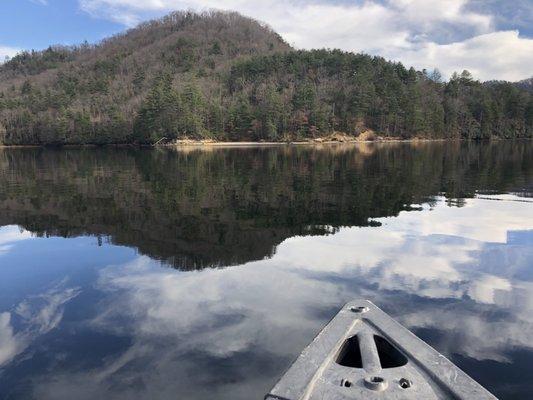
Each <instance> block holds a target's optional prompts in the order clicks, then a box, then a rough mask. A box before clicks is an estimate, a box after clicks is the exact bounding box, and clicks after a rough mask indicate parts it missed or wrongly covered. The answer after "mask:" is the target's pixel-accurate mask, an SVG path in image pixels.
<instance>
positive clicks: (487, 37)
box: [0, 0, 533, 81]
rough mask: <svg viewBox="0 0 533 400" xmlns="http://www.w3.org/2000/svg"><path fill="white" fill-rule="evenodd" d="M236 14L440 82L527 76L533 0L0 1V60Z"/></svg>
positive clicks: (532, 61) (532, 53)
mask: <svg viewBox="0 0 533 400" xmlns="http://www.w3.org/2000/svg"><path fill="white" fill-rule="evenodd" d="M209 9H222V10H234V11H238V12H240V13H242V14H244V15H247V16H250V17H253V18H255V19H258V20H261V21H263V22H266V23H267V24H268V25H270V26H271V27H272V28H273V29H274V30H276V31H277V32H278V33H280V34H281V35H282V36H283V38H285V40H287V42H289V43H290V44H291V45H293V46H295V47H296V48H301V49H310V48H323V47H326V48H340V49H343V50H346V51H353V52H365V53H369V54H372V55H380V56H383V57H385V58H387V59H390V60H394V61H401V62H402V63H404V64H405V65H406V66H414V67H416V68H417V69H423V68H426V69H428V70H432V69H434V68H438V69H439V70H440V71H441V72H442V74H443V76H444V77H445V78H447V77H449V76H450V75H451V74H452V73H453V72H454V71H458V72H461V71H462V70H463V69H468V70H469V71H470V72H471V73H472V74H473V75H474V77H475V78H477V79H480V80H492V79H502V80H510V81H517V80H521V79H525V78H529V77H531V76H533V0H513V1H508V0H262V1H249V0H218V1H216V0H0V60H4V59H5V56H13V55H15V54H16V53H17V52H19V51H21V50H27V49H43V48H46V47H47V46H48V45H50V44H66V45H68V44H77V43H81V42H83V41H84V40H87V41H89V42H91V43H93V42H98V41H99V40H101V39H103V38H105V37H107V36H110V35H112V34H115V33H118V32H121V31H123V30H125V29H127V28H130V27H133V26H135V25H136V24H138V23H139V22H141V21H145V20H148V19H152V18H155V17H159V16H162V15H165V14H166V13H168V12H170V11H173V10H197V11H203V10H209Z"/></svg>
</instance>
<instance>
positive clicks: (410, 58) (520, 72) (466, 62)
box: [402, 31, 533, 81]
mask: <svg viewBox="0 0 533 400" xmlns="http://www.w3.org/2000/svg"><path fill="white" fill-rule="evenodd" d="M402 61H404V62H405V63H407V64H412V65H416V66H418V67H419V68H427V69H433V68H435V67H438V68H439V69H440V70H441V72H443V73H444V75H445V76H450V75H451V74H452V73H453V72H454V71H458V72H460V71H461V70H463V69H467V70H469V71H470V72H471V73H472V74H473V75H474V76H475V77H476V78H477V79H481V80H490V79H505V80H509V81H517V80H520V79H524V78H528V77H530V76H531V75H532V74H533V71H532V69H531V66H532V65H533V39H528V38H521V37H520V36H519V33H518V31H504V32H503V31H502V32H491V33H487V34H483V35H479V36H476V37H473V38H471V39H467V40H464V41H462V42H455V43H450V44H444V45H438V44H436V43H432V42H428V43H424V44H422V45H421V46H419V47H418V48H413V49H410V50H408V51H406V52H404V54H403V55H402Z"/></svg>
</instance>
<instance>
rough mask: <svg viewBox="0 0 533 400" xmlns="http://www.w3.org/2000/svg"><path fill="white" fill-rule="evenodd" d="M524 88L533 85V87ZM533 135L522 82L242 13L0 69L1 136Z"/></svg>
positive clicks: (11, 140)
mask: <svg viewBox="0 0 533 400" xmlns="http://www.w3.org/2000/svg"><path fill="white" fill-rule="evenodd" d="M529 89H530V88H529ZM369 129H370V130H373V131H375V132H376V133H377V134H378V135H382V136H393V137H399V138H411V137H425V138H475V139H483V138H491V137H505V138H512V137H529V138H531V137H533V94H532V93H531V90H528V86H527V85H525V84H513V83H508V82H487V83H481V82H478V81H476V80H474V79H473V78H472V76H471V75H470V74H469V73H468V72H467V71H464V72H462V73H461V74H456V75H454V76H453V77H452V78H451V79H450V80H449V81H447V82H443V81H442V79H441V77H440V76H439V74H438V73H431V74H429V73H427V72H425V71H422V72H420V71H415V70H414V69H413V68H410V69H407V68H406V67H404V66H403V65H402V64H400V63H392V62H388V61H386V60H384V59H383V58H380V57H371V56H368V55H365V54H352V53H346V52H342V51H338V50H313V51H296V50H294V49H292V48H291V47H290V46H289V45H288V44H287V43H285V42H284V41H283V39H282V38H281V37H280V36H279V35H278V34H276V33H275V32H273V31H272V30H271V29H270V28H268V27H267V26H265V25H262V24H260V23H258V22H257V21H254V20H252V19H249V18H246V17H243V16H241V15H239V14H237V13H224V12H208V13H202V14H195V13H191V12H177V13H173V14H170V15H169V16H167V17H164V18H162V19H159V20H155V21H151V22H147V23H144V24H141V25H140V26H138V27H136V28H135V29H132V30H129V31H127V32H125V33H124V34H121V35H117V36H114V37H112V38H110V39H107V40H104V41H103V42H101V43H99V44H97V45H89V44H87V43H84V44H82V45H79V46H76V47H50V48H48V49H47V50H44V51H40V52H35V51H32V52H24V53H21V54H19V55H17V56H16V57H14V58H13V59H11V60H9V61H8V62H6V63H5V64H3V65H1V66H0V144H6V145H11V144H80V143H96V144H105V143H154V142H156V141H158V140H159V139H161V138H163V137H164V138H167V139H168V140H172V139H178V138H190V139H214V140H222V141H224V140H256V141H260V140H265V141H271V140H272V141H279V140H305V139H309V138H316V137H323V136H327V135H329V134H331V133H332V132H343V133H346V134H348V135H354V136H355V135H358V134H359V133H361V132H363V131H366V130H369Z"/></svg>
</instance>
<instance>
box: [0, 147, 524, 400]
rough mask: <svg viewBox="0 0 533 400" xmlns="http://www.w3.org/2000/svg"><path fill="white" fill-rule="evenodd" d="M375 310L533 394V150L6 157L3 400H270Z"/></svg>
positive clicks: (505, 389)
mask: <svg viewBox="0 0 533 400" xmlns="http://www.w3.org/2000/svg"><path fill="white" fill-rule="evenodd" d="M358 298H365V299H370V300H372V301H373V302H375V303H376V304H377V305H378V306H380V307H381V308H382V309H383V310H385V311H386V312H387V313H389V314H390V315H392V316H393V317H394V318H396V319H397V320H398V321H399V322H401V323H402V324H404V325H405V326H406V327H408V328H409V329H411V330H412V331H413V332H414V333H416V334H417V335H418V336H419V337H421V338H422V339H424V340H425V341H427V342H428V343H429V344H430V345H432V346H433V347H435V348H436V349H437V350H438V351H440V352H442V353H443V354H445V355H446V356H447V357H449V358H450V359H451V360H452V361H453V362H454V363H456V364H457V365H458V366H459V367H460V368H462V369H464V370H465V371H466V372H467V373H468V374H469V375H471V376H472V377H473V378H474V379H476V380H477V381H478V382H480V383H481V384H482V385H484V386H485V387H486V388H487V389H489V390H490V391H491V392H493V393H494V394H495V395H497V396H498V397H500V398H501V399H524V398H527V397H528V396H530V395H531V393H533V379H532V373H531V371H532V370H533V142H532V141H501V142H493V143H474V142H433V143H430V142H420V143H388V144H387V143H384V144H378V143H376V144H361V145H338V146H324V147H311V146H309V147H308V146H278V147H266V146H265V147H252V148H211V147H208V148H206V149H203V150H202V149H195V148H185V149H182V150H173V149H136V148H112V147H108V148H81V149H74V148H71V149H41V148H34V149H30V148H28V149H3V150H2V149H0V399H43V400H46V399H54V400H55V399H69V400H70V399H72V398H75V399H76V400H83V399H91V400H94V399H98V398H105V399H192V400H195V399H232V400H236V399H242V400H250V399H258V400H259V399H262V398H263V396H264V394H265V393H266V392H268V390H269V389H270V388H271V387H272V386H273V385H274V383H275V382H276V381H277V379H279V377H280V376H281V375H282V374H283V372H284V371H285V370H286V368H288V366H289V365H290V364H291V362H292V361H293V360H294V359H295V357H297V356H298V354H299V353H300V351H301V350H302V349H303V348H304V347H305V346H306V345H307V344H308V343H309V342H310V341H311V340H312V339H313V338H314V336H315V335H316V334H317V333H318V331H319V330H320V329H321V328H322V327H323V326H324V325H325V324H326V323H327V322H328V321H329V319H330V318H332V317H333V315H335V314H336V312H337V311H338V310H339V308H340V307H341V306H342V305H343V304H344V303H346V302H348V301H350V300H353V299H358Z"/></svg>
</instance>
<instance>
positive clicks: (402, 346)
mask: <svg viewBox="0 0 533 400" xmlns="http://www.w3.org/2000/svg"><path fill="white" fill-rule="evenodd" d="M265 399H266V400H344V399H346V400H349V399H350V400H353V399H365V400H373V399H380V400H389V399H394V400H396V399H424V400H426V399H427V400H432V399H464V400H467V399H468V400H481V399H496V397H494V396H493V395H492V394H490V393H489V392H488V391H487V390H486V389H484V388H483V387H482V386H481V385H479V384H478V383H477V382H476V381H474V380H473V379H472V378H470V377H469V376H468V375H467V374H465V373H464V372H463V371H461V370H460V369H459V368H458V367H457V366H455V365H454V364H453V363H452V362H451V361H449V360H448V359H447V358H446V357H444V356H443V355H442V354H440V353H438V352H437V351H436V350H435V349H433V348H432V347H431V346H429V345H428V344H427V343H425V342H424V341H422V340H421V339H419V338H418V337H416V336H415V335H414V334H413V333H411V332H410V331H409V330H407V329H406V328H404V327H403V326H401V325H400V324H399V323H397V322H396V321H394V320H393V319H392V318H391V317H389V316H388V315H387V314H386V313H385V312H383V311H382V310H381V309H379V308H378V307H377V306H376V305H375V304H373V303H372V302H370V301H367V300H360V301H353V302H350V303H348V304H346V305H345V306H344V307H343V308H342V310H341V311H340V312H339V313H338V314H337V315H336V316H335V317H334V318H333V319H332V320H331V322H330V323H329V324H328V325H327V326H326V327H325V328H324V329H323V330H322V331H321V332H320V333H319V334H318V336H317V337H316V338H315V339H314V340H313V342H312V343H311V344H310V345H309V346H308V347H307V348H306V349H305V350H304V351H303V352H302V353H301V354H300V356H299V357H298V359H297V360H296V361H295V362H294V363H293V364H292V366H291V367H290V368H289V370H288V371H287V372H286V373H285V375H284V376H283V377H282V378H281V379H280V381H279V382H278V383H277V384H276V386H274V388H273V389H272V390H271V391H270V393H269V394H267V395H266V397H265Z"/></svg>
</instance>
